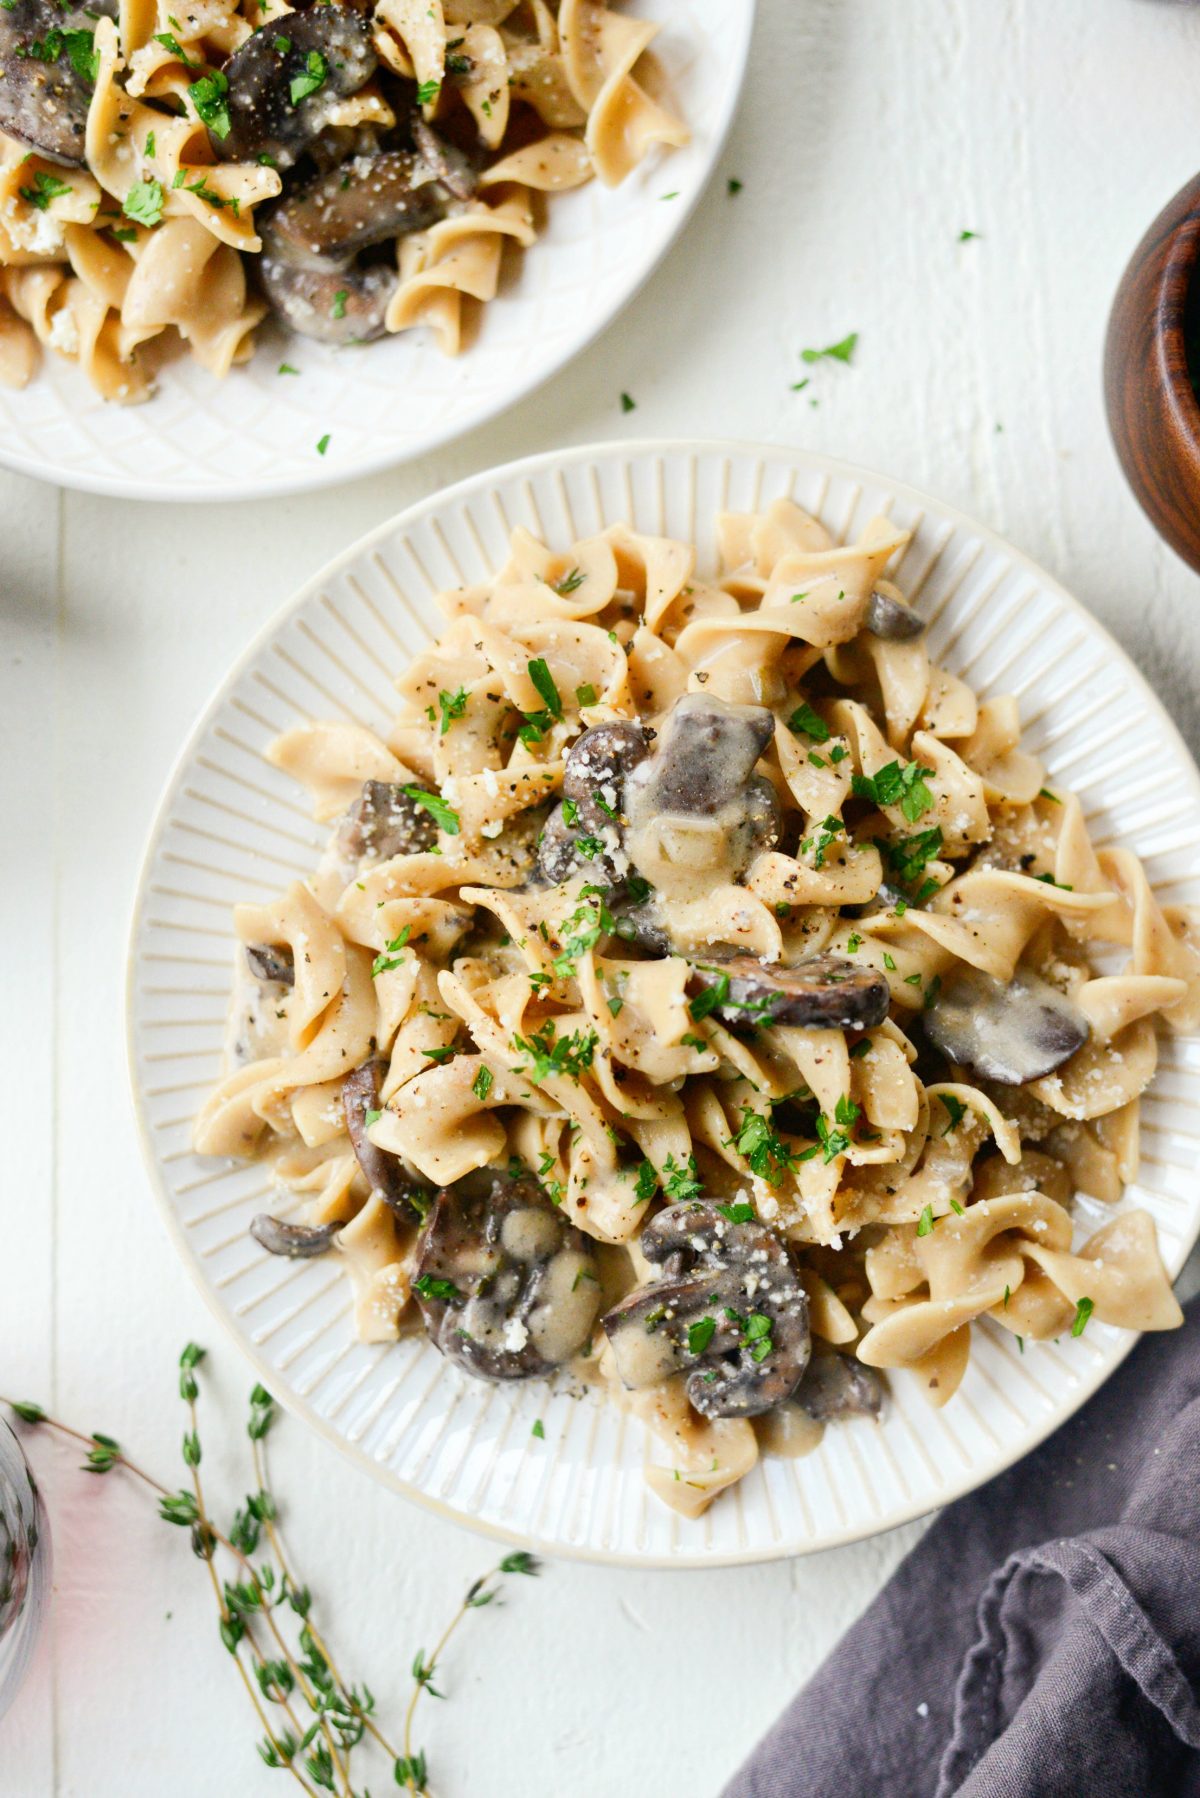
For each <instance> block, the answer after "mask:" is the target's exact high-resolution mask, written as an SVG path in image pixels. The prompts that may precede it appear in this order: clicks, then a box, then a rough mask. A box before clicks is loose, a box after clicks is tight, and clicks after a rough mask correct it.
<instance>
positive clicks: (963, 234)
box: [958, 231, 983, 243]
mask: <svg viewBox="0 0 1200 1798" xmlns="http://www.w3.org/2000/svg"><path fill="white" fill-rule="evenodd" d="M982 235H983V233H982V232H981V231H960V232H959V234H958V241H959V243H974V241H975V239H976V238H977V237H982Z"/></svg>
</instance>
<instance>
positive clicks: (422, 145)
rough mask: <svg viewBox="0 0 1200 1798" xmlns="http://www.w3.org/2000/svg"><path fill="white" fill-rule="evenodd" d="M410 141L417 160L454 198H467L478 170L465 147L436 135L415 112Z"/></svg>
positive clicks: (476, 182)
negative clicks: (413, 146)
mask: <svg viewBox="0 0 1200 1798" xmlns="http://www.w3.org/2000/svg"><path fill="white" fill-rule="evenodd" d="M412 134H413V142H414V143H415V144H416V146H417V149H418V150H419V151H420V153H421V159H422V161H423V162H425V163H426V164H427V165H428V167H429V168H430V169H431V170H432V171H433V173H434V174H435V175H436V176H437V178H438V180H439V181H440V182H441V184H442V186H443V187H444V188H445V189H446V191H447V193H450V194H453V196H454V198H455V199H456V200H469V199H470V198H471V196H472V194H473V193H474V192H475V189H476V188H477V187H478V185H479V171H478V170H477V169H476V167H475V164H474V163H473V162H472V161H471V158H470V157H469V156H468V155H467V153H466V151H465V150H460V149H458V148H457V147H456V146H455V145H454V144H448V143H447V142H446V141H445V139H444V138H441V137H439V136H438V134H437V132H436V131H435V130H434V128H433V126H432V125H431V124H430V123H429V121H428V119H426V118H424V117H423V116H422V115H421V113H419V112H416V113H414V114H413V118H412Z"/></svg>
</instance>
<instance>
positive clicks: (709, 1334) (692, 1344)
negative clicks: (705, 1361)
mask: <svg viewBox="0 0 1200 1798" xmlns="http://www.w3.org/2000/svg"><path fill="white" fill-rule="evenodd" d="M716 1333H717V1320H716V1318H715V1317H698V1318H697V1319H696V1321H695V1323H694V1324H689V1325H688V1333H687V1345H688V1354H689V1355H702V1354H703V1353H704V1351H705V1349H706V1348H707V1347H708V1345H709V1343H710V1342H711V1341H712V1339H713V1337H714V1336H715V1335H716Z"/></svg>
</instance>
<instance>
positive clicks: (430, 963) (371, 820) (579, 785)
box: [196, 501, 1200, 1515]
mask: <svg viewBox="0 0 1200 1798" xmlns="http://www.w3.org/2000/svg"><path fill="white" fill-rule="evenodd" d="M718 541H719V545H720V556H721V568H720V572H718V573H717V574H715V575H712V576H702V575H701V574H698V573H697V572H696V568H695V561H696V558H695V553H694V551H693V549H692V548H691V547H689V545H687V544H685V543H679V542H673V541H669V540H666V539H661V538H654V537H648V536H644V535H639V534H637V533H634V532H633V531H631V530H629V529H627V528H625V527H622V526H616V527H613V528H611V529H609V530H607V531H605V532H604V533H603V534H602V535H600V536H597V537H594V538H591V539H589V540H587V541H584V542H579V543H576V544H575V545H573V547H572V548H571V549H570V550H569V551H568V552H567V553H565V554H558V553H555V552H553V551H552V550H550V549H549V548H547V547H545V546H544V545H543V544H542V543H540V542H538V541H537V540H536V539H534V538H533V537H531V536H529V535H528V534H526V533H525V532H523V531H517V532H516V533H515V534H514V535H513V537H512V541H511V549H510V554H509V559H508V561H507V563H506V565H505V566H504V568H503V569H501V570H500V572H499V573H498V574H496V575H495V576H494V578H492V579H489V580H487V581H485V582H483V583H482V584H480V585H478V586H474V587H467V588H459V589H456V590H454V591H452V592H448V593H444V594H442V595H441V598H440V604H441V607H442V610H443V611H444V613H445V614H446V617H447V619H448V624H447V627H446V629H445V632H444V634H443V635H442V637H441V638H440V640H439V641H438V642H437V643H436V644H435V645H433V646H432V647H430V648H428V649H427V650H425V651H424V652H423V653H421V654H420V655H419V656H418V657H417V659H416V661H415V663H414V665H413V666H412V667H411V668H409V669H408V670H407V671H406V672H405V673H403V674H402V675H401V676H400V679H399V683H398V685H399V692H400V696H401V706H402V709H401V712H400V715H399V717H398V718H397V720H396V722H395V724H394V726H393V727H392V729H391V731H390V732H389V733H388V735H387V737H386V739H385V738H382V737H379V736H376V735H374V734H373V733H372V732H371V731H369V730H367V729H365V728H361V727H359V726H356V725H353V724H346V723H306V724H303V725H300V726H298V727H297V728H295V729H292V730H290V731H288V732H286V733H285V734H284V735H283V736H281V737H280V738H278V739H277V740H276V742H275V743H274V744H273V746H272V748H271V751H270V755H271V759H272V760H273V761H274V762H275V764H276V765H277V766H278V767H279V768H281V769H284V770H286V771H287V772H288V773H289V774H291V775H293V776H295V777H296V778H297V779H298V780H300V781H301V782H303V783H304V784H305V785H306V786H307V787H308V788H309V789H310V791H311V793H312V796H313V800H314V802H315V809H316V815H317V817H318V818H319V819H322V820H328V821H329V822H330V824H331V826H332V834H331V837H330V840H329V845H328V848H327V850H326V852H325V855H324V858H323V860H322V861H321V863H320V865H319V867H318V868H317V870H316V871H315V873H314V874H313V876H312V878H311V879H310V880H309V881H307V882H306V883H303V884H301V883H297V884H295V885H293V886H292V887H291V888H290V890H289V891H288V892H286V893H285V894H283V895H282V896H281V897H280V898H279V899H277V900H276V901H274V902H273V903H271V904H267V905H244V906H240V907H238V909H237V911H236V914H235V926H236V932H237V935H238V937H239V938H240V939H241V941H242V943H243V945H244V953H243V954H242V955H241V957H240V964H241V965H240V973H239V989H238V995H237V999H236V1002H235V1009H234V1016H233V1019H232V1023H231V1036H230V1045H229V1055H230V1065H229V1069H228V1072H227V1075H226V1077H225V1079H224V1080H223V1082H222V1084H221V1086H220V1087H219V1089H218V1090H217V1091H216V1092H215V1093H214V1094H213V1095H212V1097H211V1098H210V1099H209V1100H208V1102H207V1104H206V1105H205V1107H204V1110H203V1113H202V1115H201V1117H200V1119H199V1121H198V1125H197V1131H196V1143H197V1146H198V1148H199V1149H200V1150H201V1151H202V1152H204V1153H207V1154H211V1155H236V1156H247V1157H250V1156H254V1157H265V1158H267V1159H269V1161H270V1162H271V1164H272V1168H273V1178H274V1180H275V1182H276V1183H277V1186H278V1188H279V1192H280V1203H279V1205H278V1206H276V1208H275V1209H276V1210H278V1211H281V1212H283V1213H285V1214H286V1215H283V1216H276V1215H263V1216H260V1217H257V1218H256V1219H255V1221H254V1224H253V1233H254V1235H255V1236H256V1238H257V1240H258V1241H259V1242H260V1243H261V1244H262V1245H263V1246H264V1247H265V1248H267V1249H269V1250H270V1251H271V1252H273V1253H276V1254H282V1255H315V1254H323V1253H326V1252H329V1253H332V1254H334V1255H336V1256H340V1257H341V1259H342V1261H343V1262H344V1265H345V1267H346V1270H347V1272H348V1274H349V1276H350V1278H351V1280H352V1281H353V1283H354V1289H355V1294H356V1298H355V1315H356V1321H357V1327H358V1330H359V1332H360V1334H361V1335H362V1336H363V1337H364V1338H366V1339H368V1340H373V1341H385V1340H388V1339H391V1338H394V1337H396V1336H398V1335H399V1334H401V1333H402V1332H406V1331H409V1330H412V1329H417V1328H420V1327H423V1328H424V1329H425V1331H426V1332H427V1334H428V1336H429V1338H430V1340H431V1341H432V1342H433V1344H434V1345H435V1347H436V1348H437V1349H438V1350H439V1351H440V1352H441V1353H442V1354H443V1355H445V1356H447V1357H449V1358H450V1359H451V1360H453V1361H454V1362H456V1363H457V1365H458V1366H459V1367H460V1368H461V1369H462V1370H463V1371H464V1372H465V1373H466V1374H468V1375H472V1376H475V1377H477V1378H481V1379H487V1380H511V1379H524V1378H528V1377H532V1376H541V1375H546V1374H549V1373H551V1372H553V1371H554V1370H556V1369H562V1368H570V1369H571V1370H572V1371H573V1372H574V1374H575V1375H577V1376H580V1377H583V1378H586V1379H588V1380H590V1381H593V1382H596V1383H598V1384H602V1385H604V1386H605V1387H606V1388H607V1389H608V1391H609V1392H610V1393H611V1394H612V1395H613V1396H614V1397H617V1398H619V1399H620V1401H621V1402H623V1403H625V1404H627V1405H629V1406H631V1407H632V1408H633V1409H635V1410H636V1411H637V1412H638V1413H639V1414H640V1415H642V1416H643V1417H644V1418H645V1419H646V1420H647V1421H648V1422H649V1424H650V1425H651V1427H652V1428H653V1430H654V1431H655V1432H657V1434H658V1435H659V1436H660V1437H661V1438H662V1439H663V1440H664V1441H665V1443H666V1444H667V1449H668V1464H667V1465H666V1466H653V1467H651V1468H650V1469H649V1473H648V1477H649V1479H650V1480H651V1482H652V1484H653V1486H654V1489H655V1490H656V1491H657V1492H658V1494H659V1495H660V1497H662V1498H663V1499H664V1500H665V1501H666V1502H667V1503H668V1504H671V1505H673V1506H675V1507H676V1508H677V1509H678V1510H680V1511H683V1512H685V1513H687V1514H690V1515H696V1514H698V1513H699V1512H700V1511H702V1510H703V1509H704V1507H705V1506H706V1505H707V1504H708V1503H709V1502H710V1501H711V1500H712V1499H713V1497H714V1496H715V1495H716V1494H717V1493H718V1492H720V1491H721V1490H722V1489H723V1488H725V1487H727V1486H729V1485H731V1484H732V1483H733V1482H735V1481H736V1480H738V1479H739V1478H740V1477H741V1476H742V1475H743V1474H745V1473H746V1472H747V1471H748V1469H749V1468H751V1467H752V1466H753V1464H754V1463H755V1461H756V1459H757V1457H758V1455H759V1454H760V1452H763V1451H764V1450H767V1451H777V1452H785V1453H796V1452H800V1451H801V1450H802V1449H804V1448H806V1447H809V1446H811V1445H812V1444H813V1443H814V1441H815V1440H816V1439H817V1438H818V1437H819V1434H820V1431H821V1428H822V1426H823V1425H824V1424H825V1423H826V1422H828V1421H830V1420H833V1419H839V1418H843V1417H848V1416H855V1415H859V1416H869V1417H876V1416H878V1415H879V1414H880V1410H881V1407H882V1406H883V1404H884V1403H885V1401H886V1395H885V1389H884V1385H883V1381H882V1377H881V1374H880V1371H879V1370H881V1369H889V1370H891V1369H902V1370H906V1372H907V1374H909V1375H911V1376H912V1377H915V1378H916V1379H917V1380H918V1381H919V1382H920V1383H921V1385H922V1387H923V1389H924V1391H925V1393H926V1394H927V1396H928V1397H929V1398H930V1400H931V1401H932V1402H933V1403H935V1404H939V1405H940V1404H944V1403H945V1402H946V1401H947V1400H948V1399H949V1398H950V1397H951V1395H952V1394H953V1392H954V1390H955V1388H956V1386H957V1385H958V1384H959V1382H960V1380H961V1379H962V1377H963V1373H964V1370H965V1368H966V1365H967V1360H968V1356H969V1353H970V1343H971V1326H972V1324H973V1322H974V1321H975V1320H977V1319H979V1318H981V1317H984V1316H987V1317H989V1318H991V1319H992V1320H993V1321H994V1323H995V1324H997V1325H999V1326H1000V1327H1001V1328H1002V1329H1005V1330H1009V1331H1012V1332H1014V1333H1016V1334H1017V1335H1019V1336H1021V1337H1022V1338H1024V1339H1028V1338H1034V1339H1039V1338H1045V1337H1053V1336H1057V1335H1059V1334H1060V1333H1062V1332H1064V1331H1068V1330H1074V1331H1075V1332H1076V1333H1078V1332H1079V1331H1081V1330H1082V1329H1084V1328H1085V1327H1086V1325H1087V1322H1088V1319H1089V1318H1090V1317H1092V1316H1093V1315H1094V1317H1095V1318H1096V1319H1097V1320H1099V1321H1101V1322H1104V1323H1109V1324H1116V1325H1120V1326H1124V1327H1127V1328H1129V1329H1139V1330H1140V1329H1166V1328H1170V1327H1172V1326H1174V1325H1176V1324H1177V1323H1178V1322H1179V1321H1180V1311H1179V1307H1178V1305H1177V1304H1176V1301H1175V1298H1174V1296H1173V1294H1172V1292H1171V1288H1170V1284H1169V1282H1168V1280H1167V1277H1166V1273H1165V1271H1164V1268H1163V1265H1162V1262H1161V1260H1160V1258H1159V1253H1158V1248H1157V1243H1156V1239H1155V1231H1154V1226H1153V1223H1152V1221H1151V1219H1150V1218H1149V1217H1148V1216H1147V1215H1146V1214H1145V1213H1144V1212H1139V1211H1136V1210H1134V1211H1122V1212H1119V1213H1116V1214H1114V1216H1113V1218H1112V1220H1111V1221H1110V1222H1109V1223H1107V1224H1106V1225H1105V1226H1104V1227H1102V1228H1101V1229H1099V1230H1098V1231H1097V1232H1096V1233H1095V1234H1093V1235H1092V1236H1091V1238H1090V1240H1089V1241H1087V1242H1085V1243H1084V1244H1083V1245H1082V1246H1081V1247H1079V1248H1074V1247H1073V1225H1072V1214H1071V1213H1072V1198H1073V1194H1074V1192H1075V1191H1076V1190H1080V1191H1083V1192H1086V1193H1088V1194H1091V1195H1093V1196H1094V1197H1095V1198H1097V1199H1099V1200H1102V1201H1108V1202H1115V1201H1116V1200H1118V1199H1119V1198H1120V1197H1121V1194H1122V1190H1123V1187H1124V1185H1125V1183H1126V1182H1128V1181H1129V1180H1130V1179H1131V1178H1132V1176H1133V1173H1134V1170H1135V1167H1136V1161H1137V1140H1138V1098H1139V1094H1140V1093H1141V1092H1142V1090H1143V1089H1144V1088H1145V1087H1146V1085H1147V1083H1148V1082H1149V1081H1150V1079H1151V1077H1152V1075H1153V1073H1154V1068H1155V1061H1156V1054H1157V1038H1156V1030H1157V1029H1158V1028H1159V1027H1163V1028H1167V1029H1179V1028H1194V1027H1195V1025H1196V1023H1197V1021H1200V953H1198V949H1197V939H1196V938H1195V937H1194V935H1193V920H1192V919H1191V918H1190V917H1189V916H1188V915H1187V914H1185V913H1183V912H1182V911H1175V910H1172V909H1169V908H1168V909H1164V908H1162V907H1160V906H1159V905H1158V903H1157V902H1156V900H1155V898H1154V895H1153V893H1152V892H1151V889H1150V887H1149V884H1148V882H1147V879H1146V876H1145V874H1144V873H1143V871H1142V868H1141V865H1140V863H1139V862H1138V860H1137V858H1136V857H1135V856H1134V855H1133V854H1131V853H1130V852H1129V851H1128V850H1126V849H1121V848H1104V849H1100V850H1096V849H1094V848H1093V847H1092V845H1091V843H1090V841H1089V838H1088V833H1087V829H1086V826H1085V822H1084V817H1083V813H1082V810H1081V807H1080V804H1079V801H1078V799H1077V798H1075V797H1073V796H1072V795H1071V794H1070V793H1069V792H1068V791H1066V790H1065V789H1063V788H1060V787H1058V786H1057V785H1050V786H1048V785H1047V784H1046V777H1045V775H1044V771H1043V769H1042V766H1041V764H1040V763H1039V762H1038V761H1037V760H1036V758H1035V757H1033V756H1032V755H1030V754H1028V753H1026V752H1024V751H1023V750H1022V749H1021V748H1020V746H1019V742H1018V736H1019V732H1018V721H1017V709H1016V704H1015V701H1013V700H1011V699H1006V698H994V699H989V700H985V701H981V700H979V699H977V697H976V696H975V694H974V693H973V692H972V691H971V690H970V689H969V688H968V687H967V686H966V685H965V684H964V683H963V682H962V681H961V680H959V679H957V678H956V677H955V676H954V675H953V674H951V673H949V672H947V671H946V670H945V669H942V668H939V667H938V666H936V665H935V664H934V663H932V662H931V660H930V656H929V653H928V650H927V647H926V640H925V634H924V626H923V624H922V621H921V619H920V618H919V616H918V615H917V614H916V612H915V611H913V610H912V609H911V608H910V607H909V606H908V604H907V603H906V602H905V599H904V597H903V595H902V594H901V592H900V591H899V589H898V588H897V587H896V586H895V585H893V584H892V583H891V582H890V581H889V580H888V579H887V578H886V573H885V571H886V570H887V569H888V568H889V566H892V565H894V563H895V561H896V560H897V559H898V557H899V556H900V554H901V553H902V552H903V549H904V546H905V544H906V542H907V537H906V535H905V534H904V533H903V532H901V531H898V530H897V529H895V528H894V527H893V526H892V525H891V524H890V523H889V522H888V521H887V520H886V519H878V520H876V521H875V522H874V523H873V524H871V525H870V526H869V527H868V529H867V530H866V531H865V532H864V534H863V536H862V538H861V539H860V541H858V542H857V543H855V544H853V545H850V546H847V547H838V546H835V545H834V544H833V543H832V542H831V540H830V538H829V536H828V534H827V533H826V531H825V530H824V529H823V528H822V527H821V526H820V525H819V524H818V523H816V522H815V521H814V520H813V519H812V518H810V517H808V516H807V515H806V514H804V513H803V512H801V511H800V510H799V509H798V508H797V507H796V506H795V505H793V504H791V503H790V502H786V501H780V502H777V503H776V504H774V505H772V506H771V507H770V509H769V510H768V511H767V512H766V513H765V514H762V515H757V516H749V515H725V516H723V517H721V518H720V520H719V521H718ZM1094 953H1095V954H1100V955H1102V956H1103V957H1104V958H1105V959H1104V963H1103V967H1104V969H1105V970H1106V971H1101V969H1100V964H1099V963H1097V964H1096V965H1093V960H1092V957H1093V954H1094Z"/></svg>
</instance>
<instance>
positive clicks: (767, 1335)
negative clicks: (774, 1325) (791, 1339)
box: [742, 1311, 771, 1361]
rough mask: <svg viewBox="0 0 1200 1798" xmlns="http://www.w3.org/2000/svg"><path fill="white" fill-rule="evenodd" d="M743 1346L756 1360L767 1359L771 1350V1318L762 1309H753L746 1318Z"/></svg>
mask: <svg viewBox="0 0 1200 1798" xmlns="http://www.w3.org/2000/svg"><path fill="white" fill-rule="evenodd" d="M742 1347H743V1348H748V1349H749V1350H750V1353H751V1355H753V1357H754V1359H755V1360H756V1361H765V1360H766V1358H767V1356H768V1355H769V1354H770V1352H771V1320H770V1318H769V1317H767V1316H765V1314H764V1313H763V1312H761V1311H752V1312H751V1313H750V1315H749V1317H748V1318H747V1319H746V1330H745V1334H744V1335H743V1337H742Z"/></svg>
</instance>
